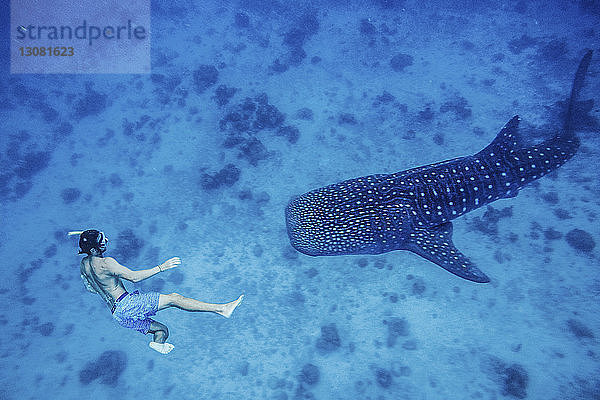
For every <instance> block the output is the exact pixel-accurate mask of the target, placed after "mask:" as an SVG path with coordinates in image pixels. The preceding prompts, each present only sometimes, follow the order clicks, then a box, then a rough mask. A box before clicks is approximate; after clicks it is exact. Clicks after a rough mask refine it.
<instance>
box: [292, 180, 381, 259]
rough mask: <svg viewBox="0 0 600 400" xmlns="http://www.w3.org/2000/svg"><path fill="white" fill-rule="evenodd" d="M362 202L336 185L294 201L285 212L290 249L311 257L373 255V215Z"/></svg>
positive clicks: (309, 193)
mask: <svg viewBox="0 0 600 400" xmlns="http://www.w3.org/2000/svg"><path fill="white" fill-rule="evenodd" d="M350 197H352V200H353V201H355V202H356V204H353V203H352V202H350V201H348V199H349V198H350ZM360 198H361V196H357V195H356V194H353V195H352V196H348V195H346V194H345V192H344V189H343V187H340V186H337V185H331V186H327V187H325V188H321V189H317V190H313V191H311V192H308V193H305V194H303V195H301V196H297V197H294V198H292V199H291V200H290V202H289V203H288V205H287V207H286V209H285V217H286V225H287V233H288V236H289V238H290V243H291V245H292V246H293V247H294V248H295V249H296V250H298V251H299V252H301V253H304V254H307V255H310V256H326V255H342V254H361V253H363V254H364V253H373V249H374V247H376V244H375V242H374V239H373V231H372V230H371V229H370V228H371V222H370V215H369V214H370V213H369V212H368V211H367V210H366V209H365V207H363V204H364V201H363V202H362V203H361V200H360Z"/></svg>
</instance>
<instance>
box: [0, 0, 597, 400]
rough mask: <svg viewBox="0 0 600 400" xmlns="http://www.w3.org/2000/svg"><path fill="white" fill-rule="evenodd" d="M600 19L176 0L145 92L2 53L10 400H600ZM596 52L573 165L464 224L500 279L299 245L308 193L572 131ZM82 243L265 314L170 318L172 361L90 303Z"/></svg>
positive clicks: (156, 285) (2, 292) (500, 10)
mask: <svg viewBox="0 0 600 400" xmlns="http://www.w3.org/2000/svg"><path fill="white" fill-rule="evenodd" d="M5 15H6V14H5ZM599 22H600V4H599V3H598V2H597V1H570V2H563V1H554V2H527V1H518V2H514V1H510V2H494V1H483V2H466V1H465V2H460V1H456V2H439V3H434V2H427V5H421V4H420V3H419V2H413V1H406V2H404V1H401V0H379V1H374V2H350V3H349V4H347V3H346V2H335V1H331V2H299V3H294V4H293V5H290V4H289V2H275V1H273V2H266V1H265V2H255V1H240V2H233V1H232V2H221V1H208V2H188V1H174V2H156V3H154V4H153V10H152V74H150V75H89V74H79V75H59V74H54V75H17V74H13V75H10V74H9V73H8V71H9V68H8V60H7V59H6V56H3V58H2V63H3V65H2V75H1V78H0V105H1V108H0V119H1V121H2V134H1V136H0V143H1V146H0V166H1V168H2V170H1V172H0V201H1V207H0V210H1V211H0V219H1V224H0V226H1V227H0V259H2V260H3V262H2V264H3V265H2V271H3V272H2V277H3V279H2V282H1V283H0V300H1V302H0V304H1V306H0V327H1V330H2V333H3V338H2V340H1V342H0V370H1V371H2V372H0V398H1V399H78V398H81V397H84V398H92V399H109V398H110V399H112V398H115V397H116V396H119V397H120V398H126V399H130V398H131V399H133V398H144V399H163V398H166V399H170V398H173V399H175V398H177V399H279V400H284V399H312V398H314V399H468V398H473V399H503V398H527V399H597V398H600V380H599V378H598V376H599V372H600V354H599V352H600V348H599V343H598V336H599V335H600V318H599V315H600V313H599V312H598V311H599V309H598V296H599V295H600V275H599V273H598V271H599V268H600V265H599V262H598V255H599V253H598V246H597V243H598V241H599V240H600V229H599V224H598V218H599V215H600V202H599V200H598V199H599V198H600V187H599V186H598V182H599V179H600V173H599V171H598V168H596V167H595V166H596V165H597V163H598V162H599V160H600V137H599V134H600V129H599V127H600V123H599V119H600V112H599V111H600V110H599V108H598V106H597V103H598V101H599V99H598V93H600V80H599V79H598V77H599V71H600V63H599V61H598V60H599V58H598V55H599V54H600V46H599V43H600V28H599V27H600V24H599ZM3 44H4V47H3V49H4V50H6V51H8V50H7V46H8V44H7V42H6V41H5V42H3ZM585 49H594V50H595V54H594V58H593V59H592V63H591V66H590V71H589V74H588V77H587V85H586V87H585V88H584V91H583V92H582V95H581V97H582V100H586V101H584V102H582V103H580V104H579V106H578V119H577V120H578V123H577V127H576V129H577V134H578V135H579V137H580V138H581V142H582V146H581V148H580V150H579V152H578V154H577V155H576V156H575V157H574V158H573V159H572V160H570V161H569V162H568V163H567V164H566V165H565V166H563V167H561V168H560V169H559V170H557V171H556V172H554V173H552V174H550V175H549V176H547V177H544V178H542V179H541V180H539V181H536V182H534V183H533V184H531V185H530V186H529V187H527V188H525V189H523V190H522V191H521V192H520V194H519V195H518V196H517V197H516V198H513V199H507V200H500V201H498V202H495V203H493V204H492V205H491V207H489V208H483V209H479V210H476V211H473V212H471V213H469V214H467V215H466V216H464V217H461V218H459V219H457V220H455V221H454V242H455V244H456V246H457V247H458V248H459V249H460V250H461V251H463V252H464V253H465V254H466V255H467V256H468V257H469V258H470V259H471V260H472V261H473V262H474V263H475V264H476V265H477V266H478V267H480V268H481V269H482V270H483V271H484V272H485V273H486V274H487V275H488V276H489V277H490V278H491V283H489V284H474V283H472V282H468V281H465V280H461V279H459V278H457V277H456V276H454V275H451V274H449V273H448V272H446V271H444V270H443V269H441V268H439V267H437V266H436V265H434V264H432V263H430V262H428V261H426V260H424V259H422V258H419V257H418V256H416V255H414V254H412V253H408V252H401V251H397V252H391V253H387V254H384V255H380V256H340V257H309V256H304V255H302V254H300V253H298V252H296V251H295V250H294V249H293V248H291V246H290V245H289V241H288V237H287V234H286V227H285V217H284V209H285V206H286V204H287V202H288V200H289V199H290V198H291V196H293V195H298V194H300V193H304V192H307V191H309V190H311V189H314V188H317V187H321V186H325V185H327V184H331V183H335V182H338V181H341V180H343V179H348V178H353V177H357V176H363V175H369V174H375V173H392V172H396V171H401V170H404V169H408V168H411V167H415V166H419V165H425V164H428V163H432V162H436V161H440V160H444V159H449V158H452V157H458V156H463V155H468V154H473V153H475V152H477V151H479V150H481V149H482V148H483V147H485V146H486V145H487V144H488V143H489V142H491V140H492V139H493V138H494V137H495V135H496V133H497V132H498V130H499V129H500V128H501V127H502V126H503V125H504V123H506V122H507V121H508V120H509V119H510V118H511V117H512V116H513V115H515V114H519V115H520V116H521V117H522V119H523V121H522V128H521V132H522V134H523V135H524V136H525V137H526V138H527V139H528V140H529V141H531V142H539V141H542V140H543V139H544V138H547V137H549V136H551V135H552V134H554V133H555V132H556V131H557V130H558V128H559V127H560V126H561V125H562V120H561V114H560V113H561V110H563V109H564V103H560V102H563V101H564V100H565V99H566V98H567V96H568V93H569V90H570V86H571V82H572V77H573V74H574V73H575V70H576V68H577V63H578V61H579V59H580V57H581V56H582V55H583V54H584V52H585ZM4 53H5V52H4ZM588 99H589V100H590V101H587V100H588ZM594 102H595V103H594ZM258 110H260V112H259V111H258ZM86 228H97V229H101V230H103V231H104V232H105V233H106V234H107V236H108V237H109V239H110V242H109V250H108V253H107V255H110V256H113V257H115V258H116V259H117V260H119V262H121V263H122V264H124V265H126V266H128V267H130V268H132V269H142V268H148V267H152V266H154V265H156V264H158V263H160V262H162V261H164V260H166V259H167V258H169V257H172V256H179V257H181V258H182V260H183V263H182V265H181V266H180V267H178V268H177V269H173V270H170V271H167V272H164V273H162V274H159V275H157V276H155V277H152V278H150V279H148V280H146V281H143V282H141V283H139V284H131V283H126V286H127V288H128V289H129V290H134V289H139V290H140V291H153V290H154V291H159V292H161V293H171V292H178V293H181V294H183V295H185V296H190V297H194V298H197V299H199V300H202V301H207V302H226V301H230V300H233V299H235V298H236V297H237V296H238V295H239V294H241V293H244V294H245V295H246V297H245V299H244V302H243V303H242V305H241V306H240V307H239V308H238V309H237V310H236V311H235V312H234V314H233V316H232V318H231V319H225V318H222V317H220V316H217V315H214V314H206V313H201V314H192V313H186V312H184V311H180V310H177V309H168V310H164V311H161V312H160V313H159V314H158V315H157V317H156V319H157V320H158V321H160V322H162V323H164V324H166V325H167V326H168V327H169V330H170V333H171V337H170V338H169V342H171V343H173V344H174V345H175V349H174V350H173V352H171V353H170V354H169V355H166V356H163V355H160V354H158V353H156V352H154V351H152V350H151V349H150V348H149V347H148V342H149V341H150V336H147V337H143V336H142V335H140V334H139V333H137V332H134V331H131V330H127V329H124V328H122V327H120V326H119V325H118V324H116V322H114V321H113V320H112V318H111V315H110V312H109V311H108V310H107V309H106V306H105V305H104V304H103V303H102V300H101V299H100V297H98V296H94V295H92V294H89V293H88V292H87V291H86V290H85V288H84V286H83V284H82V282H81V280H80V278H79V270H78V268H79V257H78V256H77V240H76V238H74V237H71V238H68V237H67V236H66V233H67V232H68V231H70V230H80V229H86Z"/></svg>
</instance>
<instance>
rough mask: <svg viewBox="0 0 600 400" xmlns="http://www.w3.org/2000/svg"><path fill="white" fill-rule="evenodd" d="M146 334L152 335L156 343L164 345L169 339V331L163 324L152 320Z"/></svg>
mask: <svg viewBox="0 0 600 400" xmlns="http://www.w3.org/2000/svg"><path fill="white" fill-rule="evenodd" d="M148 333H152V334H154V341H155V342H156V343H164V342H166V341H167V338H168V337H169V329H168V328H167V326H166V325H165V324H161V323H160V322H158V321H155V320H152V323H151V324H150V329H148Z"/></svg>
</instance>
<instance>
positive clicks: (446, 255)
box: [406, 222, 490, 283]
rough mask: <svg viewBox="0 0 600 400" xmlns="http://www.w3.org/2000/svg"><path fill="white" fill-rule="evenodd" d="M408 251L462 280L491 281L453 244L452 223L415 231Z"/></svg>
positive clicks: (411, 235)
mask: <svg viewBox="0 0 600 400" xmlns="http://www.w3.org/2000/svg"><path fill="white" fill-rule="evenodd" d="M406 249H407V250H409V251H412V252H413V253H416V254H418V255H420V256H421V257H423V258H426V259H428V260H429V261H431V262H434V263H436V264H437V265H439V266H440V267H442V268H444V269H445V270H446V271H448V272H451V273H453V274H454V275H457V276H460V277H461V278H464V279H468V280H470V281H473V282H479V283H487V282H489V281H490V278H488V277H487V275H486V274H484V273H483V272H482V271H481V270H480V269H479V268H477V267H476V266H475V265H474V264H473V263H472V262H471V260H469V259H468V258H467V257H466V256H465V255H464V254H463V253H461V252H460V251H459V250H458V249H457V248H456V247H455V246H454V243H452V223H451V222H447V223H445V224H442V225H438V226H434V227H430V228H426V229H415V230H414V232H413V233H411V234H410V239H409V246H408V247H407V248H406Z"/></svg>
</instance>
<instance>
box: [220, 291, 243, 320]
mask: <svg viewBox="0 0 600 400" xmlns="http://www.w3.org/2000/svg"><path fill="white" fill-rule="evenodd" d="M243 298H244V295H241V296H240V297H238V298H237V300H235V301H232V302H231V303H227V304H224V305H223V306H224V307H223V311H217V314H221V315H222V316H224V317H225V318H229V317H231V313H232V312H233V310H235V308H236V307H237V306H239V305H240V303H241V302H242V299H243Z"/></svg>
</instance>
